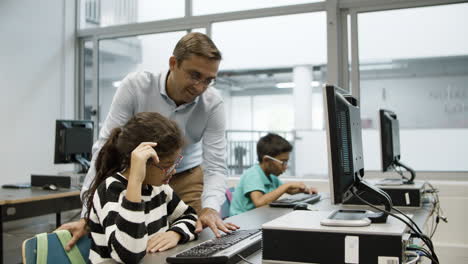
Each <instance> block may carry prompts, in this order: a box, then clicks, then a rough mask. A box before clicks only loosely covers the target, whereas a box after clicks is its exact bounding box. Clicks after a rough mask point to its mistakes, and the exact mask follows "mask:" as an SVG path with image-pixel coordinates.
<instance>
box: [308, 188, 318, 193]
mask: <svg viewBox="0 0 468 264" xmlns="http://www.w3.org/2000/svg"><path fill="white" fill-rule="evenodd" d="M308 193H310V194H313V193H318V190H317V188H314V187H310V188H309V192H308Z"/></svg>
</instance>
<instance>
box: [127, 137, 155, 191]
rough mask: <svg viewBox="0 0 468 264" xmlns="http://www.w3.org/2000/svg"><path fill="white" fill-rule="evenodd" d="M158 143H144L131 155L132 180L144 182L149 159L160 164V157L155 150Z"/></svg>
mask: <svg viewBox="0 0 468 264" xmlns="http://www.w3.org/2000/svg"><path fill="white" fill-rule="evenodd" d="M156 145H157V143H155V142H142V143H140V145H138V147H136V148H135V149H134V150H133V151H132V154H131V158H130V180H134V181H137V182H140V183H141V182H143V181H144V180H145V177H146V163H147V162H148V160H149V159H152V161H151V162H154V163H156V164H157V163H159V157H158V154H157V153H156V150H154V147H156Z"/></svg>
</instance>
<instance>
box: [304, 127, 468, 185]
mask: <svg viewBox="0 0 468 264" xmlns="http://www.w3.org/2000/svg"><path fill="white" fill-rule="evenodd" d="M466 135H468V129H412V130H410V129H407V130H401V131H400V145H401V146H400V150H401V160H402V162H404V163H405V164H407V165H408V166H410V167H412V168H413V169H415V170H416V171H465V172H466V171H468V163H467V162H466V160H467V159H466V157H468V140H461V139H465V138H466ZM297 136H298V137H299V138H300V139H298V140H297V141H296V142H295V157H296V175H297V176H300V177H302V176H305V175H326V174H327V173H328V154H327V141H326V140H327V139H326V134H325V131H298V133H297ZM379 137H380V135H379V131H378V130H375V129H365V130H363V131H362V140H363V152H364V168H365V169H366V170H377V171H378V170H381V160H380V159H381V157H380V138H379Z"/></svg>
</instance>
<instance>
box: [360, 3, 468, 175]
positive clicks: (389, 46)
mask: <svg viewBox="0 0 468 264" xmlns="http://www.w3.org/2000/svg"><path fill="white" fill-rule="evenodd" d="M467 13H468V4H455V5H445V6H432V7H422V8H409V9H401V10H390V11H379V12H370V13H360V14H358V26H359V28H358V34H359V63H360V94H361V117H362V121H363V123H362V124H363V127H364V128H370V130H365V131H364V133H363V144H364V151H365V153H364V154H365V155H364V157H365V158H366V160H365V161H366V168H367V169H371V170H372V169H373V170H379V169H380V168H381V165H380V159H379V155H372V153H379V152H380V141H379V138H378V131H377V130H375V129H378V126H379V125H378V122H379V119H378V110H379V109H380V108H385V109H391V110H393V111H394V112H396V114H397V115H398V119H399V121H400V128H401V129H400V134H401V156H402V160H404V161H406V162H407V163H408V164H409V165H410V166H413V167H414V168H415V169H416V170H429V171H431V170H436V171H437V170H439V171H440V170H444V171H463V170H468V165H466V162H464V161H463V160H464V159H465V157H466V156H467V155H468V152H467V150H466V144H465V147H462V146H460V145H459V144H460V143H461V142H466V140H465V136H462V135H463V134H468V35H467V34H463V33H462V32H461V31H460V29H462V28H468V16H466V14H467ZM461 144H464V143H461ZM422 149H424V151H421V150H422ZM443 156H445V157H446V156H449V157H451V158H450V159H445V158H443Z"/></svg>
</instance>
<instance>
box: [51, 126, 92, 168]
mask: <svg viewBox="0 0 468 264" xmlns="http://www.w3.org/2000/svg"><path fill="white" fill-rule="evenodd" d="M93 128H94V125H93V121H90V120H57V121H56V123H55V155H54V163H55V164H59V163H78V164H80V165H81V166H82V172H85V171H86V170H87V169H89V166H90V161H91V149H92V146H93V131H94V129H93Z"/></svg>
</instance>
